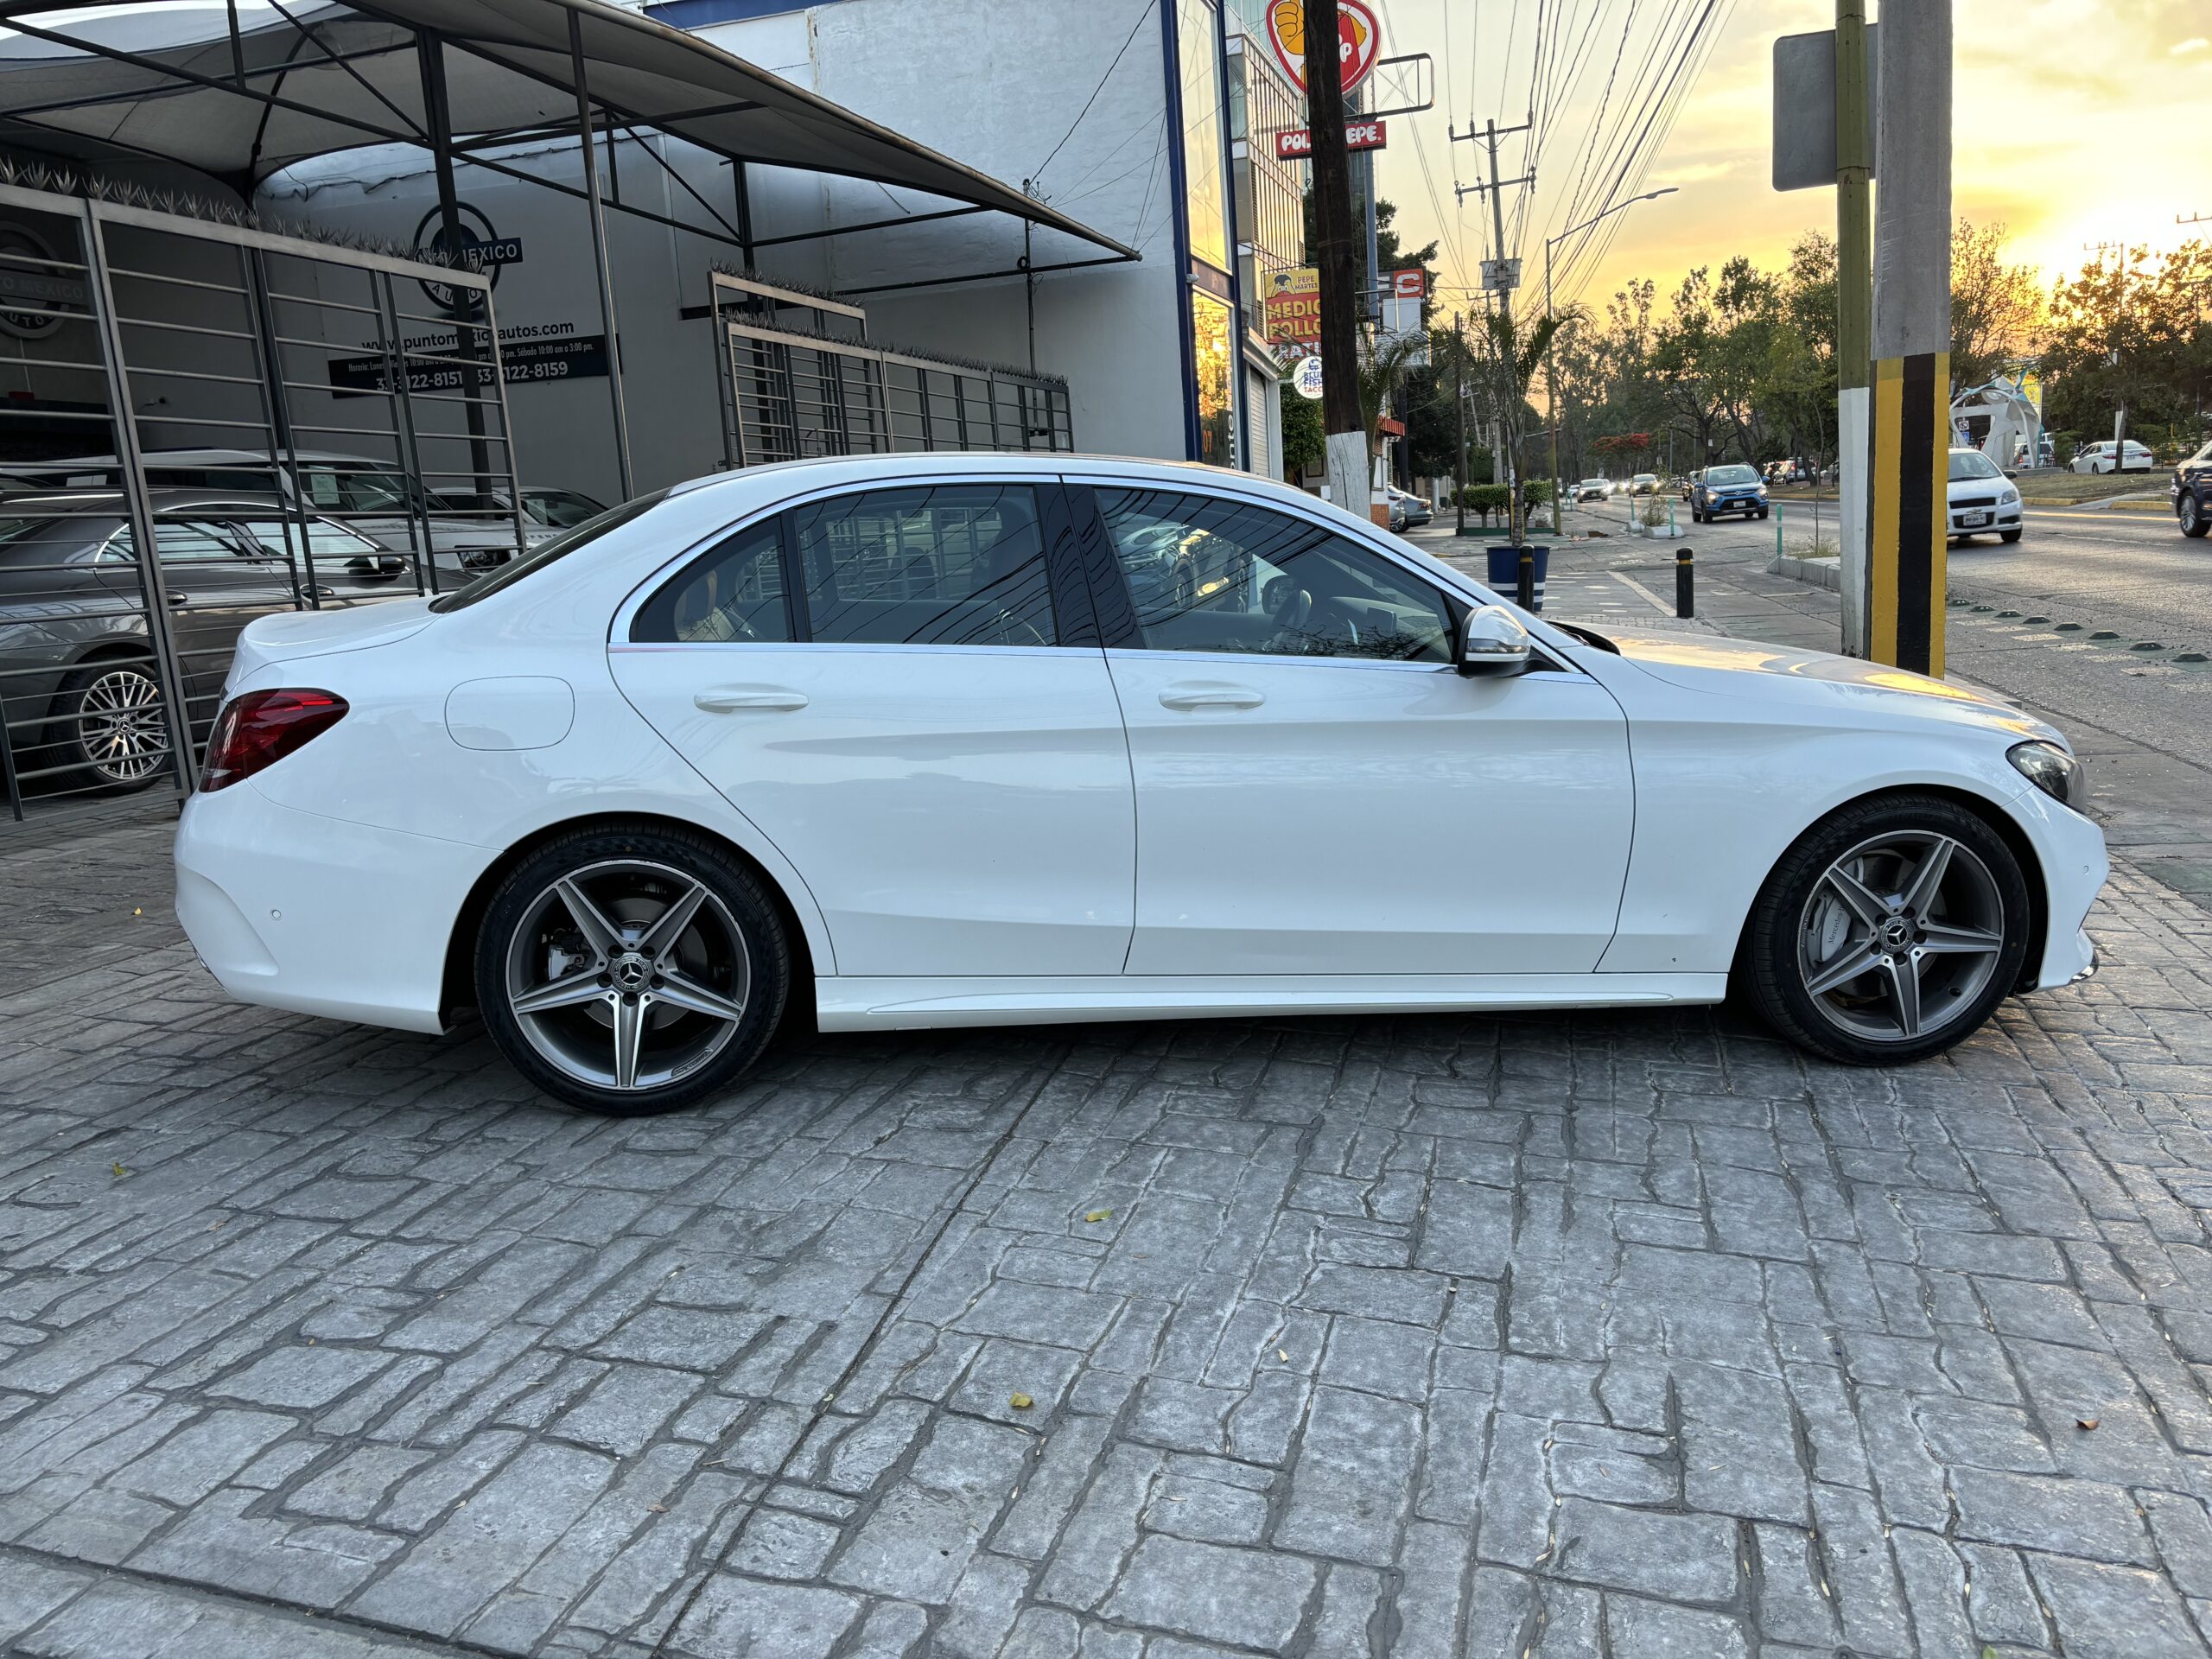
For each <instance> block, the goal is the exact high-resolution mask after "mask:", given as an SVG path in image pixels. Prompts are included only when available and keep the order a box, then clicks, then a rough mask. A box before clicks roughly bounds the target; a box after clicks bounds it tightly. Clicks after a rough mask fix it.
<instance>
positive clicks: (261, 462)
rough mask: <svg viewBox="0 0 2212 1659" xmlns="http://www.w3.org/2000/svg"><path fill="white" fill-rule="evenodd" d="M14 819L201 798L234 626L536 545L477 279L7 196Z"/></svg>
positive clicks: (172, 216) (1, 752) (50, 197)
mask: <svg viewBox="0 0 2212 1659" xmlns="http://www.w3.org/2000/svg"><path fill="white" fill-rule="evenodd" d="M0 212H4V213H6V215H7V219H6V222H5V224H4V226H0V368H4V370H5V371H6V372H7V373H8V376H9V384H10V389H11V392H12V395H11V396H10V397H9V398H6V399H0V784H4V793H5V803H4V804H5V808H6V812H5V817H0V823H6V822H9V821H15V822H21V821H22V820H23V819H24V818H25V817H28V816H29V815H31V814H34V813H36V812H37V811H39V810H41V808H44V807H48V806H51V805H53V804H57V803H61V802H66V801H68V800H70V799H73V798H83V797H86V796H92V795H113V794H119V793H122V792H124V791H133V790H143V789H146V788H149V787H154V786H157V785H162V784H163V783H167V784H168V785H171V786H173V787H174V788H175V789H176V790H178V791H181V792H184V791H189V790H190V789H191V788H192V786H193V776H194V772H195V770H196V767H197V763H198V760H199V749H200V745H201V744H202V743H204V742H205V741H206V738H207V733H208V731H209V729H210V728H212V726H213V721H214V716H215V713H216V706H217V703H218V702H219V697H220V694H221V688H222V685H223V682H224V679H225V677H226V674H227V673H228V671H229V667H230V660H231V656H232V650H233V648H234V646H235V644H236V642H237V639H238V634H239V632H241V631H242V630H243V629H244V628H245V626H247V625H248V624H249V623H250V622H251V621H252V620H253V619H254V618H256V617H257V616H263V615H267V614H269V613H272V612H277V611H285V610H296V609H314V608H324V607H338V606H352V605H361V604H371V603H375V602H378V601H382V600H387V599H392V598H399V597H404V596H409V595H414V594H424V593H435V592H437V591H440V590H442V589H448V588H454V587H456V586H459V585H461V583H462V582H466V581H468V580H470V579H471V578H473V577H474V575H477V574H479V573H480V572H481V571H482V570H483V569H488V568H490V567H491V566H493V565H495V564H498V563H503V562H504V561H505V560H506V559H508V558H511V557H512V556H514V555H515V554H516V553H517V552H518V550H520V549H521V548H522V546H523V545H524V543H525V541H526V539H527V538H526V536H525V532H524V522H523V519H522V517H521V498H520V492H519V491H518V488H517V487H516V480H515V471H514V465H513V455H512V437H511V434H510V431H509V429H508V423H507V414H506V404H505V392H504V386H503V384H502V379H501V373H500V363H499V337H498V332H497V329H496V327H494V324H493V314H492V309H491V296H490V288H489V284H488V283H487V282H486V279H485V278H484V277H480V276H479V275H477V274H476V273H474V272H471V271H467V270H448V269H444V268H442V267H438V266H434V265H429V264H422V263H420V262H417V261H413V260H408V259H404V258H398V257H390V256H386V255H384V254H381V253H378V252H374V251H367V250H361V249H355V248H350V247H346V246H341V245H329V244H324V243H321V242H316V241H309V240H306V239H303V238H295V237H286V236H280V235H276V234H272V233H270V232H264V231H261V230H257V229H255V228H252V227H251V226H246V225H243V224H237V223H231V222H227V221H226V220H224V219H219V218H207V219H202V218H194V217H191V216H188V215H186V214H182V213H174V212H159V211H155V210H153V209H151V208H149V207H141V206H137V205H131V204H127V203H124V202H122V201H118V200H105V199H99V198H96V197H86V196H77V195H72V194H61V193H60V192H58V191H50V190H46V189H34V188H25V187H23V186H21V185H18V184H14V183H0Z"/></svg>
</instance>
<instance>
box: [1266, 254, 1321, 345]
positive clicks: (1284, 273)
mask: <svg viewBox="0 0 2212 1659" xmlns="http://www.w3.org/2000/svg"><path fill="white" fill-rule="evenodd" d="M1260 290H1261V295H1262V314H1263V315H1262V332H1263V333H1264V334H1266V335H1267V337H1268V343H1269V344H1270V345H1272V346H1274V348H1275V352H1276V354H1277V355H1278V356H1281V355H1282V354H1283V353H1284V352H1285V351H1286V350H1287V349H1295V350H1297V351H1299V352H1300V353H1305V352H1317V351H1319V350H1320V349H1321V273H1320V272H1319V270H1315V269H1314V268H1313V266H1312V265H1300V266H1297V267H1295V268H1294V269H1292V270H1271V271H1268V272H1266V273H1265V274H1263V275H1262V277H1261V278H1260Z"/></svg>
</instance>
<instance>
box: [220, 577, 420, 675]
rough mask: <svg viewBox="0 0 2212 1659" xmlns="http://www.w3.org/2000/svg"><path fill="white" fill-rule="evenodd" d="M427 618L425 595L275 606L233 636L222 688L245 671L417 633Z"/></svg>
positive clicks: (248, 672) (365, 646)
mask: <svg viewBox="0 0 2212 1659" xmlns="http://www.w3.org/2000/svg"><path fill="white" fill-rule="evenodd" d="M432 620H433V619H432V617H431V614H430V601H429V600H427V599H395V600H386V601H378V602H376V603H374V604H369V605H354V606H349V607H346V608H345V609H342V610H327V611H279V612H277V613H275V614H273V615H270V616H263V617H257V618H255V619H254V620H252V621H251V622H250V623H248V624H247V625H246V628H245V632H243V633H241V634H239V635H238V652H237V654H236V655H235V656H233V657H232V659H231V674H230V678H229V679H228V680H227V681H226V683H225V689H226V690H227V689H228V688H229V687H230V686H233V685H243V684H244V683H245V681H246V678H247V677H248V676H250V675H251V674H255V673H257V672H258V671H260V670H262V669H264V668H266V667H268V666H269V665H270V664H272V663H288V662H292V661H295V660H296V659H298V658H302V657H327V656H329V655H331V654H332V653H333V652H340V651H366V650H368V649H370V648H371V647H372V646H376V645H390V644H391V643H392V642H393V641H394V640H396V639H406V638H407V637H408V636H409V635H410V634H414V633H420V632H422V631H423V629H424V628H426V627H428V626H429V625H430V623H431V621H432Z"/></svg>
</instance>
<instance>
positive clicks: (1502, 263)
mask: <svg viewBox="0 0 2212 1659" xmlns="http://www.w3.org/2000/svg"><path fill="white" fill-rule="evenodd" d="M1520 286H1521V262H1520V261H1519V260H1518V259H1485V260H1484V261H1483V289H1484V292H1486V293H1491V294H1505V293H1510V292H1511V291H1512V290H1513V289H1516V288H1518V287H1520Z"/></svg>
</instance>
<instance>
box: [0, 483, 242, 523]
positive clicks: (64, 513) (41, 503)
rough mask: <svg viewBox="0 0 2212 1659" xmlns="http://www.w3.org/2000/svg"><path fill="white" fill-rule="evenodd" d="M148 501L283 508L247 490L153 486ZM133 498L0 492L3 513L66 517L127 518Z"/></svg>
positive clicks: (166, 507)
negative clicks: (4, 494)
mask: <svg viewBox="0 0 2212 1659" xmlns="http://www.w3.org/2000/svg"><path fill="white" fill-rule="evenodd" d="M146 496H147V499H148V501H149V503H150V505H152V507H153V509H154V511H155V512H159V513H185V512H256V513H259V512H273V513H282V512H283V511H284V502H283V497H281V496H278V495H277V494H275V493H270V494H266V495H263V494H258V493H254V492H251V491H245V490H206V489H201V490H189V489H153V490H149V491H147V492H146ZM76 514H82V515H87V516H107V517H111V518H126V517H128V516H129V515H130V497H129V496H127V495H126V494H124V493H123V492H122V491H121V490H42V491H39V492H37V493H29V494H16V495H10V496H0V515H7V516H10V517H14V518H47V517H52V518H65V517H68V516H71V515H76Z"/></svg>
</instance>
